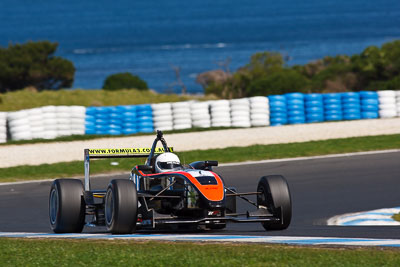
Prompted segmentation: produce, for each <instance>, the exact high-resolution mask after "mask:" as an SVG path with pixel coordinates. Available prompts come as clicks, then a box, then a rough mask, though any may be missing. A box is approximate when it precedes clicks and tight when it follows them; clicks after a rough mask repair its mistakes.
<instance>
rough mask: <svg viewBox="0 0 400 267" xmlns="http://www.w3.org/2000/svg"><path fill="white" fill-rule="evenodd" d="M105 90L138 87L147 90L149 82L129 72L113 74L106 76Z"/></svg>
mask: <svg viewBox="0 0 400 267" xmlns="http://www.w3.org/2000/svg"><path fill="white" fill-rule="evenodd" d="M103 89H104V90H119V89H138V90H147V89H148V87H147V83H146V82H145V81H143V80H142V79H140V78H139V77H138V76H136V75H132V74H131V73H129V72H125V73H117V74H112V75H110V76H108V77H107V78H106V80H105V81H104V85H103Z"/></svg>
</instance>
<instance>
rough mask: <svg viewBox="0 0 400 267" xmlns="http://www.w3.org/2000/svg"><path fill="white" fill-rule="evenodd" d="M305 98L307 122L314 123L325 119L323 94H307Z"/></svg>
mask: <svg viewBox="0 0 400 267" xmlns="http://www.w3.org/2000/svg"><path fill="white" fill-rule="evenodd" d="M304 100H305V101H304V107H305V118H306V122H307V123H314V122H322V121H324V120H325V118H324V98H323V96H322V95H321V94H306V95H305V96H304Z"/></svg>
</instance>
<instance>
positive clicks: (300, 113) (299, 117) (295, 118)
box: [285, 93, 306, 124]
mask: <svg viewBox="0 0 400 267" xmlns="http://www.w3.org/2000/svg"><path fill="white" fill-rule="evenodd" d="M285 97H286V105H287V120H288V123H289V124H302V123H305V122H306V114H305V106H304V95H303V94H302V93H288V94H285Z"/></svg>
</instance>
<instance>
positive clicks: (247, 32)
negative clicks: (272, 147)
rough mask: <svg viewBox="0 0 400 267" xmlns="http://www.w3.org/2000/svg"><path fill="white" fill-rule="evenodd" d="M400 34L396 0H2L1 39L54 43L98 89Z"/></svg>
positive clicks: (169, 85) (192, 75)
mask: <svg viewBox="0 0 400 267" xmlns="http://www.w3.org/2000/svg"><path fill="white" fill-rule="evenodd" d="M395 39H400V1H399V0H381V1H374V0H353V1H351V0H323V1H321V0H318V1H316V0H310V1H307V0H304V1H297V0H283V1H269V0H250V1H243V0H242V1H238V0H229V1H228V0H218V1H215V0H201V1H200V0H191V1H181V0H169V1H162V0H153V1H145V0H119V1H109V0H96V1H94V0H85V1H82V0H69V1H57V0H36V1H31V0H0V46H7V45H8V44H9V43H23V42H26V41H28V40H35V41H36V40H50V41H53V42H58V43H59V49H58V50H57V55H58V56H62V57H65V58H67V59H69V60H71V61H72V62H73V63H74V65H75V67H76V69H77V71H76V74H75V82H74V85H73V88H84V89H98V88H101V87H102V85H103V82H104V79H105V78H106V77H107V76H108V75H110V74H113V73H118V72H132V73H134V74H136V75H139V76H140V77H142V78H143V79H144V80H146V81H147V83H148V84H149V86H150V87H151V88H153V89H155V90H156V91H158V92H180V90H181V89H180V88H179V87H177V86H176V85H174V82H175V81H176V77H175V73H174V70H173V67H179V68H180V70H181V71H180V73H181V78H182V80H183V82H184V83H185V85H186V86H187V87H188V91H189V92H190V93H202V92H203V89H202V88H201V86H200V85H198V84H196V82H195V79H196V76H197V74H199V73H201V72H204V71H208V70H212V69H217V68H219V64H220V62H224V61H227V60H229V62H230V63H229V65H228V66H229V69H230V70H236V69H237V68H239V67H240V66H243V65H245V64H246V63H247V62H248V61H249V58H250V56H251V55H252V54H254V53H255V52H258V51H266V50H268V51H279V52H281V53H283V54H284V55H286V56H287V57H288V59H289V60H288V62H287V64H289V65H293V64H304V63H307V62H309V61H312V60H315V59H318V58H321V57H324V56H327V55H331V56H334V55H337V54H348V55H351V54H354V53H359V52H361V51H362V50H363V49H365V48H366V47H367V46H370V45H377V46H379V45H381V44H382V43H385V42H388V41H391V40H395Z"/></svg>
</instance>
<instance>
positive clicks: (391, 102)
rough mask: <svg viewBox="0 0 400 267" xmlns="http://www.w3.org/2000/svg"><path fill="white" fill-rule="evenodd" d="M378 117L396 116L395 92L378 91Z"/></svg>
mask: <svg viewBox="0 0 400 267" xmlns="http://www.w3.org/2000/svg"><path fill="white" fill-rule="evenodd" d="M377 93H378V97H379V117H381V118H394V117H396V116H397V106H396V91H393V90H385V91H378V92H377Z"/></svg>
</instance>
